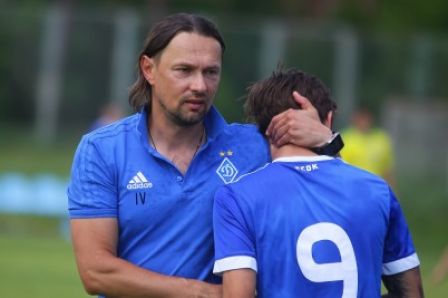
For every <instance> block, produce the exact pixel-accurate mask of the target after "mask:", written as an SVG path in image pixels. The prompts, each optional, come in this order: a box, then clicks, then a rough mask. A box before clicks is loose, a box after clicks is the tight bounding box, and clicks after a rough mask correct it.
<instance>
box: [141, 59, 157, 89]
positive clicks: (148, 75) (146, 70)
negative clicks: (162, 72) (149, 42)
mask: <svg viewBox="0 0 448 298" xmlns="http://www.w3.org/2000/svg"><path fill="white" fill-rule="evenodd" d="M155 67H156V64H155V61H154V59H153V58H149V57H148V56H146V55H143V56H142V57H141V58H140V69H141V71H142V74H143V76H144V77H145V79H146V81H148V83H149V84H150V85H153V84H154V70H155Z"/></svg>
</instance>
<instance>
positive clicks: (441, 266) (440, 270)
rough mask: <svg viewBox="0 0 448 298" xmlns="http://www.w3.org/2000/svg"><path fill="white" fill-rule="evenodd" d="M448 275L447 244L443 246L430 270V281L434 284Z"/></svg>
mask: <svg viewBox="0 0 448 298" xmlns="http://www.w3.org/2000/svg"><path fill="white" fill-rule="evenodd" d="M447 275H448V246H447V247H445V250H444V251H443V253H442V255H441V256H440V259H439V260H438V262H437V263H436V266H435V267H434V269H433V270H432V274H431V281H432V283H433V284H434V285H437V284H440V283H441V282H443V280H444V279H445V278H446V277H447Z"/></svg>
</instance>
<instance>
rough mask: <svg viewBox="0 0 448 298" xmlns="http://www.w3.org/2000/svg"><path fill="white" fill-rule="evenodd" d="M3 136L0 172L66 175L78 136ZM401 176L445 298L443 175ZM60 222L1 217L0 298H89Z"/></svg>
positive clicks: (429, 293)
mask: <svg viewBox="0 0 448 298" xmlns="http://www.w3.org/2000/svg"><path fill="white" fill-rule="evenodd" d="M2 135H3V138H0V174H2V173H4V172H8V171H15V172H21V173H24V174H27V175H33V174H35V173H39V172H46V173H54V174H57V175H59V176H61V177H67V176H68V175H69V168H70V164H71V158H72V155H73V153H74V150H75V147H76V142H77V141H78V140H77V138H76V137H75V138H71V140H72V141H64V142H58V143H57V144H56V145H54V146H51V147H45V146H42V145H40V146H36V145H35V144H31V143H30V139H29V138H25V137H19V138H17V137H16V136H13V135H8V134H2ZM73 140H76V141H73ZM399 178H400V179H399V181H398V186H399V187H398V189H397V193H398V196H399V198H400V202H401V204H402V206H403V210H404V212H405V214H406V217H407V220H408V223H409V226H410V228H411V231H412V233H413V238H414V242H415V244H416V247H417V250H418V254H419V257H420V260H421V263H422V266H421V268H422V274H423V281H424V286H425V293H426V297H430V298H446V297H448V277H447V278H446V279H445V281H444V282H443V283H442V284H439V285H432V284H431V281H430V275H431V271H432V269H433V267H434V265H435V263H436V262H437V259H438V258H439V256H440V254H441V252H442V250H443V248H444V247H445V246H446V245H448V232H447V227H448V218H447V216H446V214H448V187H447V185H446V183H447V182H446V180H445V179H446V177H445V176H443V175H434V176H431V177H420V176H419V177H415V176H414V177H411V178H409V177H408V178H403V177H399ZM0 199H1V198H0ZM58 224H59V223H58V220H56V219H51V218H40V217H35V216H18V215H5V214H0V281H1V282H0V297H8V298H9V297H11V298H22V297H33V298H52V297H64V298H70V297H87V294H85V293H84V290H83V288H82V285H81V282H80V280H79V277H78V274H77V270H76V265H75V262H74V258H73V253H72V250H71V246H70V242H69V241H68V240H66V239H62V237H61V236H60V234H59V230H58Z"/></svg>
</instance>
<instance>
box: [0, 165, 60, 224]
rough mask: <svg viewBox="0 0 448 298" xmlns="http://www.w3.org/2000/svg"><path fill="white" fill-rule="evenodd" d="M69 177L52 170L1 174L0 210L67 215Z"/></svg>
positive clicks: (4, 211)
mask: <svg viewBox="0 0 448 298" xmlns="http://www.w3.org/2000/svg"><path fill="white" fill-rule="evenodd" d="M67 183H68V181H67V180H66V179H61V178H59V177H56V176H54V175H51V174H39V175H37V176H34V177H27V176H25V175H23V174H20V173H14V172H11V173H4V174H2V175H0V213H19V214H37V215H47V216H65V217H66V216H67V198H66V194H65V190H66V187H67Z"/></svg>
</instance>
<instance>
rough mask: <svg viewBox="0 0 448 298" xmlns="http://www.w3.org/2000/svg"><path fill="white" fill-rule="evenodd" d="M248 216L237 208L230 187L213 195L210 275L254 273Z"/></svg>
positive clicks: (252, 238)
mask: <svg viewBox="0 0 448 298" xmlns="http://www.w3.org/2000/svg"><path fill="white" fill-rule="evenodd" d="M247 218H248V214H247V213H246V214H245V213H244V210H243V209H242V208H241V206H240V205H239V204H238V202H237V199H236V197H235V194H234V192H233V191H232V190H231V188H230V187H228V186H225V187H222V188H220V189H219V190H218V191H217V193H216V195H215V202H214V208H213V227H214V240H215V266H214V268H213V273H215V274H222V273H223V272H224V271H228V270H234V269H242V268H249V269H252V270H254V271H257V262H256V258H255V244H254V236H253V232H252V231H253V229H251V226H250V223H249V222H248V220H247Z"/></svg>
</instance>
